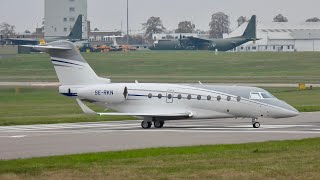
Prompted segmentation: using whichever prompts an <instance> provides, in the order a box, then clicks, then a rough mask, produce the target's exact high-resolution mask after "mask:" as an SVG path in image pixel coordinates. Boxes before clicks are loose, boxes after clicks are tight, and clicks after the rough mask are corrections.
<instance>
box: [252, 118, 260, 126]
mask: <svg viewBox="0 0 320 180" xmlns="http://www.w3.org/2000/svg"><path fill="white" fill-rule="evenodd" d="M257 120H258V119H257V118H252V126H253V128H259V127H260V123H259V122H258V121H257Z"/></svg>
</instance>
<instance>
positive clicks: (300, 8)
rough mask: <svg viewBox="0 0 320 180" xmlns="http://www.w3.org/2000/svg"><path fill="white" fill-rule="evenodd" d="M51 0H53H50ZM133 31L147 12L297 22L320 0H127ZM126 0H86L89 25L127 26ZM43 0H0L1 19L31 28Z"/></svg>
mask: <svg viewBox="0 0 320 180" xmlns="http://www.w3.org/2000/svg"><path fill="white" fill-rule="evenodd" d="M53 1H54V0H53ZM129 4H130V27H131V30H132V32H137V31H139V30H141V29H142V26H141V24H142V23H144V22H146V20H147V19H148V18H149V17H150V16H159V17H161V19H162V21H163V24H164V26H165V27H166V28H167V29H176V28H177V24H178V22H180V21H183V20H190V21H192V22H193V23H194V24H195V25H196V28H197V29H203V30H207V29H208V28H209V26H208V24H209V21H210V18H211V15H212V14H213V13H216V12H219V11H222V12H225V13H226V14H228V15H230V21H231V28H235V27H236V20H237V18H238V17H239V16H241V15H244V16H247V17H250V16H251V15H252V14H256V15H257V16H258V21H261V22H271V21H272V19H273V17H274V16H275V15H276V14H279V13H282V14H283V15H285V16H286V17H287V18H288V19H289V22H293V23H299V22H303V21H305V20H306V19H307V18H310V17H320V1H319V0H303V1H302V0H129ZM125 7H126V0H88V18H89V20H90V21H91V28H95V27H97V28H98V29H100V30H115V29H117V30H120V29H121V22H123V30H125V28H126V26H125V25H126V9H125ZM43 17H44V0H0V23H1V22H8V23H10V24H13V25H15V26H16V31H18V32H22V31H25V30H26V29H28V30H31V31H33V30H34V29H35V28H36V27H37V25H38V26H41V20H42V18H43Z"/></svg>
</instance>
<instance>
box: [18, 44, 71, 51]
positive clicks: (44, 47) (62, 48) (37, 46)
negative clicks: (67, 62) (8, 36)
mask: <svg viewBox="0 0 320 180" xmlns="http://www.w3.org/2000/svg"><path fill="white" fill-rule="evenodd" d="M23 47H31V48H33V49H36V50H39V51H44V52H45V51H46V50H50V49H52V50H72V48H71V47H63V46H49V45H42V46H41V45H35V46H33V45H23Z"/></svg>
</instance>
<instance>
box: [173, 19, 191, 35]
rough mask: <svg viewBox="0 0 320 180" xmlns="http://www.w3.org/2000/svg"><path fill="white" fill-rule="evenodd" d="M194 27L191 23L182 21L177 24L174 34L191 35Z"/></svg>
mask: <svg viewBox="0 0 320 180" xmlns="http://www.w3.org/2000/svg"><path fill="white" fill-rule="evenodd" d="M195 27H196V26H195V25H194V24H192V23H191V21H182V22H179V24H178V29H176V31H175V32H176V33H192V32H193V31H194V29H195Z"/></svg>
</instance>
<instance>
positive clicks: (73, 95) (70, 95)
mask: <svg viewBox="0 0 320 180" xmlns="http://www.w3.org/2000/svg"><path fill="white" fill-rule="evenodd" d="M61 94H62V95H65V96H69V97H76V96H78V94H77V93H61Z"/></svg>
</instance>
